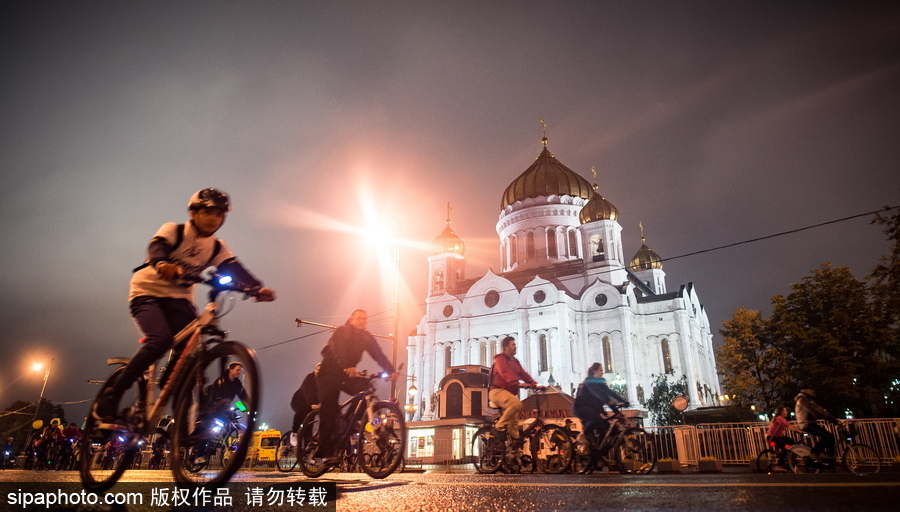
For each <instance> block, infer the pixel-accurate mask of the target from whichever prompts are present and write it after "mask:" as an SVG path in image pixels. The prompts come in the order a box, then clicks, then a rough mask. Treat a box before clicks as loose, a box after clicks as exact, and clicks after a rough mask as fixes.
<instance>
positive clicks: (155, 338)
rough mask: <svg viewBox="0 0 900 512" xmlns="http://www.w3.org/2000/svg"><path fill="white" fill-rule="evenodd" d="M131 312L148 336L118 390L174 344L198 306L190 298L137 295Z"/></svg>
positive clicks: (114, 388) (134, 379)
mask: <svg viewBox="0 0 900 512" xmlns="http://www.w3.org/2000/svg"><path fill="white" fill-rule="evenodd" d="M131 316H132V317H133V318H134V321H135V322H136V323H137V325H138V328H139V329H140V330H141V332H142V333H144V336H145V337H146V338H147V339H146V341H144V343H142V344H141V348H139V349H138V351H137V353H136V354H135V355H134V357H132V358H131V360H130V361H129V362H128V365H126V366H125V370H124V371H123V372H122V373H121V375H120V376H119V378H118V379H117V380H116V382H115V384H114V385H113V391H115V392H116V394H122V393H124V392H125V391H126V390H127V389H128V388H129V387H131V385H132V384H134V382H135V381H136V380H138V378H139V377H140V376H141V374H143V373H144V372H145V371H147V368H149V367H150V365H151V364H153V363H154V362H156V360H157V359H159V358H160V357H162V356H163V354H165V353H166V351H167V350H169V349H171V348H172V338H173V337H174V336H175V335H176V334H178V333H179V331H181V330H182V329H184V328H185V326H187V324H189V323H191V322H192V321H194V319H195V318H197V310H196V308H194V305H193V304H192V303H191V301H189V300H187V299H170V298H162V297H135V298H134V299H132V301H131ZM179 348H183V347H179ZM179 353H180V350H179ZM177 355H178V354H176V358H177ZM169 370H170V369H169V368H167V369H166V375H165V376H164V377H163V380H165V378H166V377H168V374H169ZM160 385H162V382H161V383H160Z"/></svg>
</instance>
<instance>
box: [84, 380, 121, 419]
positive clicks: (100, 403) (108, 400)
mask: <svg viewBox="0 0 900 512" xmlns="http://www.w3.org/2000/svg"><path fill="white" fill-rule="evenodd" d="M119 398H120V397H118V396H116V393H115V392H114V391H113V390H112V388H107V389H106V390H104V391H103V393H101V394H100V396H98V397H97V400H95V401H94V406H93V407H92V408H91V416H93V417H94V419H95V420H98V421H102V422H104V423H112V422H113V421H115V418H116V408H117V407H118V405H119Z"/></svg>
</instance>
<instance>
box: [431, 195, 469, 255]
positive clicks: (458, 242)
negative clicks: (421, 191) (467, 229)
mask: <svg viewBox="0 0 900 512" xmlns="http://www.w3.org/2000/svg"><path fill="white" fill-rule="evenodd" d="M446 222H447V227H446V228H444V230H443V231H441V234H440V235H438V236H437V238H435V239H434V241H433V242H431V254H444V253H447V252H452V253H456V254H459V255H460V256H462V255H463V254H465V252H466V244H464V243H463V241H462V238H460V237H458V236H457V235H456V233H454V232H453V230H452V229H450V203H447V221H446Z"/></svg>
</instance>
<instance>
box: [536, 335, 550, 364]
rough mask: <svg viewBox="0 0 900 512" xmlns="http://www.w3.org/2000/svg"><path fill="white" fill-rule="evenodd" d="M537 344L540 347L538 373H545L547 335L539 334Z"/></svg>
mask: <svg viewBox="0 0 900 512" xmlns="http://www.w3.org/2000/svg"><path fill="white" fill-rule="evenodd" d="M538 343H539V345H540V352H541V353H540V359H539V360H538V371H539V372H545V371H547V368H548V363H547V335H546V334H541V336H540V338H538Z"/></svg>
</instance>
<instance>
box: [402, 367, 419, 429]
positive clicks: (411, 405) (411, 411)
mask: <svg viewBox="0 0 900 512" xmlns="http://www.w3.org/2000/svg"><path fill="white" fill-rule="evenodd" d="M410 378H411V379H412V381H413V385H412V386H410V387H409V389H408V390H407V391H406V393H407V394H408V395H409V402H408V403H407V404H406V405H404V406H403V408H404V409H405V410H406V414H407V415H408V416H409V418H408V420H409V421H412V419H413V416H415V414H416V409H418V408H419V406H417V405H416V395H417V394H418V393H419V390H418V389H417V388H416V384H415V382H416V378H415V377H410Z"/></svg>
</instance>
